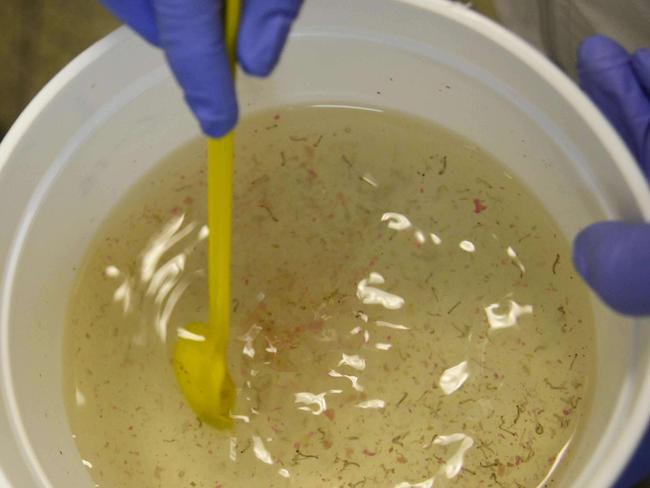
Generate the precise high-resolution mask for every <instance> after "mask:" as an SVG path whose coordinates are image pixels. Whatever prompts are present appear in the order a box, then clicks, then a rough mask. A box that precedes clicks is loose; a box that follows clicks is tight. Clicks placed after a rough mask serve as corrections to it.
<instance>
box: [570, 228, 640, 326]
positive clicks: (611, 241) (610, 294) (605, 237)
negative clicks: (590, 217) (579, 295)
mask: <svg viewBox="0 0 650 488" xmlns="http://www.w3.org/2000/svg"><path fill="white" fill-rule="evenodd" d="M573 261H574V264H575V267H576V269H577V270H578V272H579V273H580V274H581V275H582V277H583V278H584V280H585V281H586V282H587V283H588V284H589V286H591V287H592V288H593V289H594V291H595V292H596V293H597V294H598V295H599V296H600V298H601V299H602V300H603V301H604V302H605V303H607V304H608V305H609V306H610V307H612V308H613V309H614V310H617V311H618V312H621V313H624V314H627V315H647V314H650V273H648V263H650V224H628V223H624V222H599V223H596V224H593V225H591V226H589V227H587V228H586V229H584V230H583V231H582V232H580V233H579V234H578V236H577V237H576V239H575V242H574V246H573Z"/></svg>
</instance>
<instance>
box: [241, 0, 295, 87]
mask: <svg viewBox="0 0 650 488" xmlns="http://www.w3.org/2000/svg"><path fill="white" fill-rule="evenodd" d="M301 4H302V0H275V1H269V0H246V1H245V2H244V11H243V15H242V21H241V26H240V30H239V38H238V39H237V43H238V48H237V57H238V59H239V63H240V65H241V67H242V68H243V69H244V71H245V72H246V73H248V74H251V75H256V76H267V75H268V74H269V73H270V72H271V71H272V70H273V68H274V67H275V65H276V64H277V62H278V59H279V58H280V53H281V52H282V48H283V47H284V43H285V41H286V40H287V36H288V34H289V29H290V28H291V24H292V22H293V21H294V19H295V18H296V16H297V15H298V12H299V10H300V6H301Z"/></svg>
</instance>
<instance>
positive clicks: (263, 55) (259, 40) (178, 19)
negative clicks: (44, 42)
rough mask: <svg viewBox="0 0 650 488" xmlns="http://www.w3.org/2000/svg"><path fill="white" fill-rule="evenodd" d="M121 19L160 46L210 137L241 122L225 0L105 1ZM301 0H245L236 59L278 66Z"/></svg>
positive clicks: (258, 70) (253, 69) (264, 71)
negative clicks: (224, 14) (226, 36)
mask: <svg viewBox="0 0 650 488" xmlns="http://www.w3.org/2000/svg"><path fill="white" fill-rule="evenodd" d="M102 3H104V5H105V6H106V7H107V8H108V9H109V10H111V11H112V12H113V13H114V14H115V15H116V16H117V17H118V18H120V19H121V20H122V21H123V22H125V23H126V24H127V25H129V26H130V27H131V28H132V29H133V30H135V31H136V32H138V33H139V34H140V35H141V36H142V37H143V38H145V39H146V40H147V41H149V42H150V43H152V44H154V45H156V46H158V47H160V48H162V49H163V50H164V51H165V55H166V56H167V61H168V62H169V65H170V66H171V68H172V71H173V72H174V75H175V76H176V79H177V80H178V82H179V84H180V85H181V87H182V88H183V92H184V93H185V99H186V101H187V103H188V105H189V106H190V108H191V109H192V112H194V115H195V116H196V118H197V119H198V120H199V123H200V124H201V128H202V129H203V132H204V133H205V134H206V135H209V136H213V137H218V136H222V135H224V134H226V133H227V132H228V131H229V130H230V129H232V128H233V126H234V125H235V123H236V122H237V117H238V109H237V100H236V95H235V87H234V84H233V81H232V74H231V72H230V66H229V63H228V54H227V52H226V48H225V45H224V39H223V26H222V23H221V11H222V8H223V4H224V2H223V0H102ZM301 4H302V0H246V1H244V2H243V12H242V20H241V25H240V29H239V38H238V46H237V60H238V61H239V64H240V65H241V67H242V68H243V69H244V71H246V72H247V73H249V74H251V75H255V76H266V75H268V74H269V73H270V72H271V71H272V70H273V68H274V67H275V65H276V63H277V62H278V59H279V57H280V52H281V51H282V48H283V46H284V43H285V41H286V39H287V35H288V33H289V28H290V27H291V23H292V22H293V20H294V19H295V18H296V16H297V15H298V11H299V10H300V5H301Z"/></svg>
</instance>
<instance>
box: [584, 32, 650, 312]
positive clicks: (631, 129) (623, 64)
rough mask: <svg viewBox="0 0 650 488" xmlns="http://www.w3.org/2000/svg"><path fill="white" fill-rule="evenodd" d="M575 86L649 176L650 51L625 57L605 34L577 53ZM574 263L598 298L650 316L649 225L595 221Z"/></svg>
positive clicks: (644, 50) (585, 45) (640, 50)
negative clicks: (576, 80)
mask: <svg viewBox="0 0 650 488" xmlns="http://www.w3.org/2000/svg"><path fill="white" fill-rule="evenodd" d="M578 73H579V75H580V84H581V86H582V88H583V89H584V91H585V92H587V94H588V95H589V96H590V97H591V99H592V100H593V101H594V102H595V103H596V105H598V107H599V108H600V109H601V110H602V111H603V112H604V113H605V115H606V116H607V118H608V119H609V121H610V122H611V123H612V125H613V126H614V127H616V129H617V130H618V132H619V134H620V135H621V136H622V137H623V139H624V140H625V142H626V143H627V145H628V147H629V148H630V150H631V151H632V153H633V154H634V155H635V156H636V158H637V160H638V162H639V165H640V166H641V169H642V170H643V172H644V174H645V175H646V177H650V49H639V50H638V51H636V52H635V53H634V54H633V55H630V54H628V53H627V51H626V50H625V49H623V48H622V47H621V46H619V45H618V44H617V43H616V42H614V41H613V40H611V39H609V38H607V37H604V36H593V37H589V38H587V39H586V40H585V41H584V42H583V43H582V45H581V46H580V50H579V52H578ZM573 259H574V263H575V266H576V268H577V269H578V271H579V272H580V274H581V275H582V277H583V278H584V279H585V281H587V283H589V285H590V286H591V287H592V288H593V289H594V290H595V292H596V293H597V294H598V295H599V296H600V297H601V298H602V300H603V301H604V302H605V303H607V304H608V305H609V306H611V307H612V308H614V309H615V310H617V311H619V312H621V313H624V314H628V315H648V314H650V225H649V224H628V223H623V222H600V223H597V224H594V225H591V226H589V227H587V228H586V229H584V230H583V231H582V232H580V234H578V236H577V237H576V240H575V242H574V250H573Z"/></svg>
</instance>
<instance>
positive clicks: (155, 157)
mask: <svg viewBox="0 0 650 488" xmlns="http://www.w3.org/2000/svg"><path fill="white" fill-rule="evenodd" d="M239 95H240V100H241V105H242V108H243V111H244V112H247V111H254V110H258V109H261V108H265V107H270V106H274V105H283V104H287V103H301V102H310V103H329V102H338V103H349V104H352V105H371V106H372V105H379V106H383V107H387V108H395V109H398V110H400V111H402V112H408V113H412V114H415V115H418V116H420V117H424V118H427V119H430V120H432V121H435V122H437V123H439V124H441V125H443V126H446V127H448V128H450V129H452V130H454V131H456V132H458V133H460V134H462V135H463V136H465V137H467V138H468V139H470V140H472V141H474V142H476V143H477V144H479V145H480V146H482V147H483V148H485V149H487V150H488V151H489V152H491V153H492V154H493V155H494V156H496V157H497V158H498V159H499V160H501V161H502V162H503V163H505V164H506V165H507V166H508V167H509V168H510V170H511V171H512V172H513V173H515V174H517V175H518V176H519V177H520V178H521V179H523V180H524V181H525V182H527V183H528V185H529V186H530V188H531V190H532V191H533V192H535V193H536V194H537V195H538V197H539V198H540V199H541V200H542V201H544V202H545V203H546V205H547V207H548V209H549V210H550V211H551V213H552V214H553V215H554V216H555V218H556V219H557V221H558V222H559V224H560V226H561V228H562V230H563V232H565V234H566V236H567V237H568V238H572V237H573V236H574V235H575V233H576V232H577V231H578V230H579V229H580V228H582V227H583V226H585V225H586V224H588V223H590V222H593V221H596V220H599V219H603V218H626V219H633V220H640V219H642V218H644V217H645V218H648V217H650V196H649V194H648V190H647V187H646V185H645V183H644V180H643V178H642V175H641V174H640V172H639V171H638V169H637V167H636V165H635V163H634V161H633V160H632V158H631V157H630V155H629V153H628V151H627V150H626V149H625V147H624V146H623V145H622V143H621V141H620V140H619V139H618V137H617V136H616V135H615V133H614V132H613V130H612V129H611V128H610V127H609V126H608V125H607V123H606V122H605V120H604V119H603V118H602V116H601V115H600V114H599V113H598V112H597V110H596V109H595V108H594V107H593V106H592V105H591V104H590V102H589V101H588V100H587V99H586V98H585V97H584V96H583V95H582V94H581V93H580V91H579V90H578V88H577V87H575V86H574V85H573V84H572V83H571V82H570V81H569V80H568V79H567V78H566V77H565V76H564V75H563V74H561V73H560V72H559V71H558V70H557V69H556V68H554V67H553V66H552V65H551V64H550V63H549V62H548V61H547V60H546V59H544V58H543V56H542V55H540V54H538V53H537V52H535V51H533V50H532V49H531V48H530V47H529V46H527V45H526V44H525V43H523V42H522V41H521V40H519V39H517V38H515V37H514V36H513V35H511V34H509V33H508V32H506V31H505V30H503V29H502V28H500V27H498V26H497V25H495V24H493V23H491V22H490V21H488V20H486V19H483V18H481V17H479V16H478V15H475V14H473V13H472V12H470V11H467V10H466V9H465V8H464V7H461V6H458V5H454V4H450V3H448V2H446V1H443V0H430V1H425V0H410V1H403V2H398V1H394V0H313V1H308V2H307V3H306V5H305V7H304V10H303V12H302V15H301V18H300V20H299V22H298V23H297V25H296V26H295V29H294V31H293V34H292V36H291V40H290V42H289V45H288V47H287V50H286V52H285V53H284V56H283V59H282V62H281V65H280V66H279V68H278V69H277V71H276V72H275V74H274V75H273V76H272V77H271V78H270V79H268V80H263V81H260V80H253V79H245V78H243V77H242V78H240V84H239ZM197 134H198V129H197V125H196V123H195V122H194V120H193V119H192V117H191V116H190V114H189V112H188V111H187V109H186V108H185V105H184V104H183V102H182V98H181V95H180V93H179V90H178V89H177V87H176V86H175V84H174V82H173V80H172V79H171V77H170V74H169V72H168V70H167V68H166V66H165V64H164V61H163V57H162V55H161V54H160V53H159V52H158V51H156V50H154V49H152V48H151V47H149V46H147V45H145V44H144V43H143V42H142V41H140V40H139V39H137V38H136V37H135V36H134V35H132V34H131V33H129V32H128V31H126V30H124V29H121V30H119V31H117V32H116V33H114V34H112V35H110V36H108V37H107V38H106V39H105V40H103V41H101V42H99V43H98V44H96V45H95V46H93V47H92V48H90V49H89V50H88V51H86V52H85V53H84V54H82V55H81V56H80V57H79V58H77V59H76V60H75V61H74V62H72V63H71V64H70V65H69V66H68V67H66V68H65V69H64V70H63V71H62V72H61V73H60V74H59V75H58V76H57V77H56V78H55V79H54V80H53V81H52V82H50V83H49V84H48V85H47V86H46V87H45V88H44V89H43V91H42V92H41V93H40V94H39V95H38V96H37V97H36V98H35V99H34V101H33V102H32V103H31V104H30V106H29V107H28V108H27V110H25V112H24V113H23V114H22V115H21V117H20V118H19V120H18V121H17V122H16V124H15V125H14V127H13V128H12V129H11V131H10V132H9V134H8V135H7V136H6V138H5V139H4V141H3V142H2V145H1V146H0V262H1V263H3V264H2V268H1V271H2V276H1V282H0V284H1V287H0V332H1V336H0V346H1V350H0V360H1V373H2V376H1V379H0V381H1V384H0V388H1V389H2V396H3V399H4V403H3V406H2V408H1V409H0V467H1V468H2V471H0V484H2V481H3V480H2V473H4V477H6V480H5V481H7V484H8V485H9V486H15V487H21V488H22V487H29V486H55V487H71V486H74V487H90V486H93V485H92V482H91V480H90V478H89V476H88V473H87V472H86V470H85V468H84V467H83V466H82V464H81V462H80V457H79V455H78V453H77V450H76V447H75V444H74V441H73V439H72V437H71V432H70V429H69V426H68V422H67V418H66V413H65V410H64V406H63V399H62V378H61V370H62V359H61V354H62V336H63V327H64V313H65V309H66V305H67V301H68V297H69V295H70V287H71V284H72V280H73V277H74V274H75V267H76V266H77V265H78V264H79V262H80V260H81V259H82V257H83V255H84V251H85V248H86V246H87V245H88V243H89V240H90V239H91V237H92V236H93V233H94V232H95V230H96V229H97V227H98V225H99V224H100V223H101V221H102V219H103V218H104V217H105V216H106V215H107V213H108V212H109V211H110V209H111V208H112V207H113V206H114V205H115V204H116V203H117V202H118V201H119V199H120V198H121V196H122V195H124V193H125V192H126V191H127V190H128V188H129V186H130V185H131V184H132V183H134V182H135V181H136V180H137V179H138V178H139V177H140V176H141V175H143V174H144V173H145V172H146V171H148V170H149V169H150V168H151V166H152V165H154V164H155V163H156V162H157V161H159V160H160V159H161V158H162V157H163V156H164V155H165V154H167V153H168V152H169V151H171V150H172V149H174V148H176V147H177V146H179V145H181V144H183V143H184V142H186V141H188V140H189V139H191V138H193V137H195V136H197ZM109 161H110V163H109ZM594 312H595V316H596V321H597V341H598V372H597V384H596V385H595V398H594V405H593V409H592V410H591V412H590V414H589V417H588V419H587V424H586V426H585V427H586V428H585V429H584V431H585V433H584V435H583V436H581V437H580V438H579V439H578V441H577V444H576V445H575V447H574V450H573V451H572V455H571V457H570V458H569V459H566V460H565V462H566V463H567V469H566V470H565V471H564V474H563V478H562V479H561V480H560V481H561V484H562V486H578V487H585V486H589V487H599V486H600V487H606V486H608V485H610V484H611V482H612V481H613V480H614V479H615V477H616V476H617V475H618V474H619V473H620V471H621V469H622V468H623V467H624V465H625V463H626V460H627V459H628V458H629V456H630V455H631V453H632V451H633V449H634V447H635V445H636V443H637V442H638V440H639V438H640V436H641V434H642V433H643V431H644V429H645V426H646V422H647V420H648V416H649V414H650V410H649V409H648V408H647V406H648V405H650V375H648V374H647V373H648V371H649V361H650V323H645V324H644V323H641V322H642V321H633V320H629V319H626V318H623V317H619V316H617V315H615V314H613V313H611V312H610V311H608V310H607V309H605V308H604V307H603V306H602V305H600V304H598V303H597V301H595V300H594ZM645 322H648V321H647V320H646V321H645Z"/></svg>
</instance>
